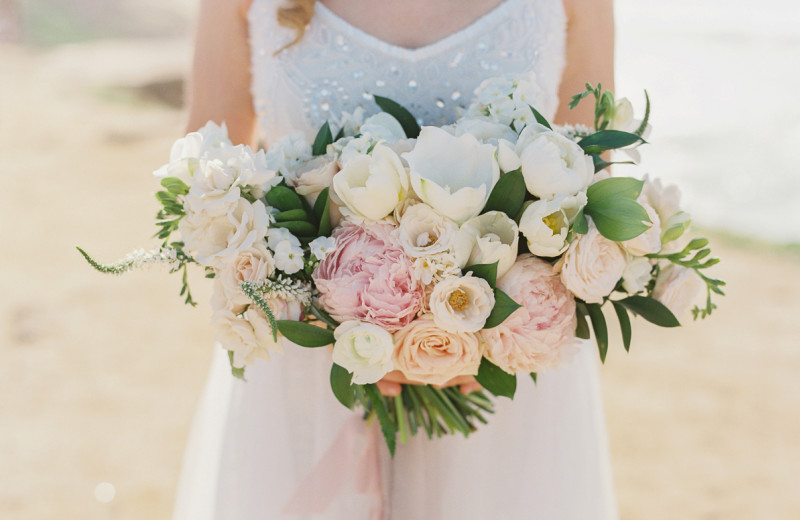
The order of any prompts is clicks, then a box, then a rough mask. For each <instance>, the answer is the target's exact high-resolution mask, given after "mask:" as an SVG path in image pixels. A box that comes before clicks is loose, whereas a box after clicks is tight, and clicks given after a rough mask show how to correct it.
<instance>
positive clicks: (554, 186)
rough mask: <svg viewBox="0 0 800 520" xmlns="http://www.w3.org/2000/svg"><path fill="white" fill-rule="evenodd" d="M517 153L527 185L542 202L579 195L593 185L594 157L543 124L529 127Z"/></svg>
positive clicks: (526, 128)
mask: <svg viewBox="0 0 800 520" xmlns="http://www.w3.org/2000/svg"><path fill="white" fill-rule="evenodd" d="M517 153H518V155H519V157H520V161H521V163H522V176H523V177H524V178H525V186H526V187H527V188H528V191H529V192H530V193H531V194H533V195H535V196H537V197H539V198H541V199H552V198H553V197H556V196H558V195H576V194H577V193H579V192H581V191H584V190H585V189H586V188H587V187H588V186H589V184H590V183H591V182H592V177H593V176H594V163H593V162H592V158H591V157H589V156H588V155H586V154H584V153H583V149H581V147H580V146H578V145H577V144H576V143H575V142H573V141H571V140H569V139H567V138H566V137H564V136H563V135H561V134H558V133H556V132H552V131H550V130H547V129H546V128H544V127H543V126H541V125H538V124H530V125H528V126H527V127H525V130H523V131H522V133H521V134H520V136H519V141H517Z"/></svg>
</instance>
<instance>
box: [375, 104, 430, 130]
mask: <svg viewBox="0 0 800 520" xmlns="http://www.w3.org/2000/svg"><path fill="white" fill-rule="evenodd" d="M372 97H374V98H375V103H377V104H378V106H379V107H381V110H383V111H384V112H386V113H387V114H389V115H390V116H392V117H394V118H395V119H397V121H398V122H399V123H400V126H402V127H403V132H405V133H406V137H409V138H413V139H416V138H417V137H418V136H419V132H420V130H421V129H420V127H419V124H418V123H417V120H416V119H414V116H413V115H411V112H409V111H408V110H407V109H406V108H405V107H404V106H403V105H401V104H400V103H398V102H396V101H393V100H391V99H389V98H385V97H382V96H372Z"/></svg>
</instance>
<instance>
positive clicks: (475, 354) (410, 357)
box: [392, 314, 483, 385]
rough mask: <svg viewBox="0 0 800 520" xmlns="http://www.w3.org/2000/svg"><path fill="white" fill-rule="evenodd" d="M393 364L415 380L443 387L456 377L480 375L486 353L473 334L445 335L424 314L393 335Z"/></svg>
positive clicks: (456, 333)
mask: <svg viewBox="0 0 800 520" xmlns="http://www.w3.org/2000/svg"><path fill="white" fill-rule="evenodd" d="M394 342H395V349H394V356H393V358H392V362H393V363H394V368H395V369H397V370H399V371H401V372H402V373H403V375H404V376H406V377H407V378H408V379H410V380H412V381H416V382H419V383H426V384H431V385H442V384H444V383H446V382H447V381H449V380H450V379H453V378H454V377H456V376H468V375H470V376H474V375H476V374H477V373H478V367H480V364H481V358H482V357H483V351H482V348H481V340H480V337H479V336H478V335H477V334H475V333H472V332H454V333H452V332H446V331H444V330H442V329H440V328H439V327H437V326H436V322H434V321H433V317H431V316H430V315H427V314H426V315H424V316H422V317H421V318H419V319H417V320H414V321H412V322H411V324H409V325H408V326H406V327H404V328H402V329H400V330H399V331H398V332H397V333H396V334H395V335H394Z"/></svg>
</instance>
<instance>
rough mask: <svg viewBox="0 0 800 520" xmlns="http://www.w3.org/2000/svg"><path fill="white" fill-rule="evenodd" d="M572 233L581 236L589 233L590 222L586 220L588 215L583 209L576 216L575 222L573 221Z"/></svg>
mask: <svg viewBox="0 0 800 520" xmlns="http://www.w3.org/2000/svg"><path fill="white" fill-rule="evenodd" d="M572 231H574V232H575V233H578V234H579V235H585V234H586V233H588V232H589V221H588V220H586V214H585V213H584V212H583V208H581V209H580V211H578V213H577V214H576V215H575V220H573V221H572Z"/></svg>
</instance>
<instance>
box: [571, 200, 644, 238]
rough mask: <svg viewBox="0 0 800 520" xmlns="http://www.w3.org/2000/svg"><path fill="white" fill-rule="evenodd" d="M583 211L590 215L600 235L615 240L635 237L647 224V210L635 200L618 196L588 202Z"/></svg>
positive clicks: (642, 231)
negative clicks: (598, 201) (604, 200)
mask: <svg viewBox="0 0 800 520" xmlns="http://www.w3.org/2000/svg"><path fill="white" fill-rule="evenodd" d="M584 213H585V214H586V215H589V216H590V217H592V222H594V224H595V226H597V230H598V231H599V232H600V234H601V235H603V236H604V237H606V238H607V239H609V240H613V241H615V242H624V241H625V240H630V239H632V238H636V237H638V236H639V235H641V234H642V233H644V232H645V231H647V230H648V229H650V228H649V226H648V225H647V224H645V222H650V217H649V216H648V215H647V211H645V209H644V208H643V207H642V206H641V204H639V203H638V202H636V201H635V200H631V199H624V198H620V199H617V200H614V201H607V202H603V203H599V204H593V205H592V206H589V205H588V204H587V205H586V206H585V207H584Z"/></svg>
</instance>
